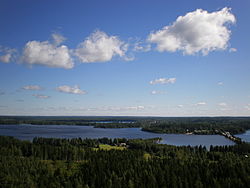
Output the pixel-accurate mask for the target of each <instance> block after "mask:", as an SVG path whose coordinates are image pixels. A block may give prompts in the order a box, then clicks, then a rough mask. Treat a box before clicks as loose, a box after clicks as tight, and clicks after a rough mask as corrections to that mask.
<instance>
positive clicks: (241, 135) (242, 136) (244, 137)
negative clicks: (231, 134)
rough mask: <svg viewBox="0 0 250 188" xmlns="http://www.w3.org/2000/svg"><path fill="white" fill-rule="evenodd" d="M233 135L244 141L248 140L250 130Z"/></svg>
mask: <svg viewBox="0 0 250 188" xmlns="http://www.w3.org/2000/svg"><path fill="white" fill-rule="evenodd" d="M235 136H237V137H239V138H241V139H242V140H243V141H245V142H250V130H248V131H246V132H245V133H243V134H237V135H235Z"/></svg>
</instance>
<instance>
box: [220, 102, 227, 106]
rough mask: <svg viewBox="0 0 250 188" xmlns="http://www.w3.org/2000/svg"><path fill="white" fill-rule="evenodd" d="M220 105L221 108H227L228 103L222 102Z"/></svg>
mask: <svg viewBox="0 0 250 188" xmlns="http://www.w3.org/2000/svg"><path fill="white" fill-rule="evenodd" d="M218 105H219V106H221V107H225V106H227V103H225V102H221V103H219V104H218Z"/></svg>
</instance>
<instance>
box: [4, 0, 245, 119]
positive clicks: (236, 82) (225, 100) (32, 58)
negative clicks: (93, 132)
mask: <svg viewBox="0 0 250 188" xmlns="http://www.w3.org/2000/svg"><path fill="white" fill-rule="evenodd" d="M249 10H250V1H249V0H210V1H200V0H189V1H183V0H175V1H166V0H137V1H134V0H126V1H122V0H105V1H97V0H84V1H82V0H74V1H68V0H53V1H51V0H22V1H20V0H1V1H0V23H1V28H0V115H36V116H44V115H45V116H47V115H51V116H249V115H250V84H249V82H250V74H249V72H250V62H249V61H250V53H249V52H250V46H249V45H250V37H249V33H250V22H249V17H250V11H249Z"/></svg>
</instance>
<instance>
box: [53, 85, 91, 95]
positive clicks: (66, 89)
mask: <svg viewBox="0 0 250 188" xmlns="http://www.w3.org/2000/svg"><path fill="white" fill-rule="evenodd" d="M56 90H57V91H59V92H63V93H71V94H86V93H87V92H86V91H84V90H81V89H80V87H79V86H78V85H76V86H74V87H70V86H67V85H63V86H59V87H57V88H56Z"/></svg>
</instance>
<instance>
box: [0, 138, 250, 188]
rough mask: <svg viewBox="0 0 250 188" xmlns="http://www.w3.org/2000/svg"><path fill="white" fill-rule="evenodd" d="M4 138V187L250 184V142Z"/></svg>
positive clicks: (0, 165)
mask: <svg viewBox="0 0 250 188" xmlns="http://www.w3.org/2000/svg"><path fill="white" fill-rule="evenodd" d="M157 141H158V139H157V138H156V139H149V140H142V139H133V140H127V139H108V138H102V139H81V138H77V139H70V140H69V139H54V138H34V139H33V141H32V142H30V141H21V140H17V139H15V138H13V137H6V136H0V146H1V147H0V169H1V170H0V187H25V188H27V187H55V188H57V187H84V188H87V187H89V188H92V187H93V188H94V187H98V188H101V187H107V188H111V187H114V188H119V187H129V188H132V187H134V188H137V187H140V188H143V187H152V188H153V187H161V188H163V187H192V188H193V187H197V188H201V187H234V188H235V187H244V188H246V187H250V159H249V157H250V145H249V144H248V143H244V142H243V143H241V144H236V145H234V146H214V147H212V146H211V147H210V149H209V150H207V149H206V148H205V147H202V146H199V147H187V146H186V147H184V146H183V147H177V146H170V145H162V144H157Z"/></svg>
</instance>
